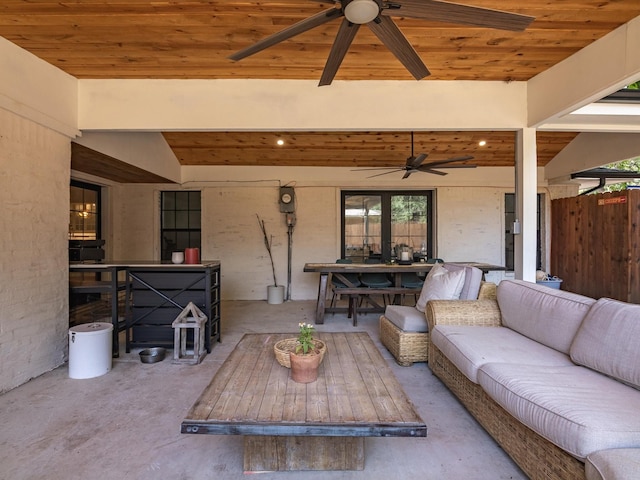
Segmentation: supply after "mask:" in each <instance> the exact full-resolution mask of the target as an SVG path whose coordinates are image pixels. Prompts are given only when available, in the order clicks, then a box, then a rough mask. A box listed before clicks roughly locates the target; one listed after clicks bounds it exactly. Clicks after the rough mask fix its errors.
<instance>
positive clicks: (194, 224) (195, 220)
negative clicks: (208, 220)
mask: <svg viewBox="0 0 640 480" xmlns="http://www.w3.org/2000/svg"><path fill="white" fill-rule="evenodd" d="M189 228H200V210H196V211H195V212H194V211H189Z"/></svg>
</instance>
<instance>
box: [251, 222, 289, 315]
mask: <svg viewBox="0 0 640 480" xmlns="http://www.w3.org/2000/svg"><path fill="white" fill-rule="evenodd" d="M256 217H258V225H260V229H261V230H262V236H263V240H264V246H265V247H266V249H267V252H268V253H269V260H271V273H272V274H273V285H268V286H267V303H270V304H278V303H282V302H284V285H278V280H277V279H276V267H275V264H274V263H273V254H272V253H271V245H272V244H273V236H269V235H267V229H266V227H265V225H264V220H261V219H260V216H259V215H258V214H257V213H256Z"/></svg>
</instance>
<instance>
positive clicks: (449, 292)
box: [416, 263, 465, 313]
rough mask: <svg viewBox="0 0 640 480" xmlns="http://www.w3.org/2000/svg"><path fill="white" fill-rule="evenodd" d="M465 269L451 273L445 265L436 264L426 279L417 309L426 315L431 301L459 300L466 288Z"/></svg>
mask: <svg viewBox="0 0 640 480" xmlns="http://www.w3.org/2000/svg"><path fill="white" fill-rule="evenodd" d="M464 275H465V271H464V269H455V270H452V271H449V270H448V269H447V268H446V267H445V266H444V265H443V264H441V263H436V264H435V265H434V266H433V267H431V270H429V274H428V275H427V278H425V279H424V285H422V291H421V292H420V298H418V301H417V302H416V309H418V311H420V312H423V313H424V309H425V307H426V306H427V302H428V301H429V300H458V299H459V298H460V293H461V292H462V289H463V287H464Z"/></svg>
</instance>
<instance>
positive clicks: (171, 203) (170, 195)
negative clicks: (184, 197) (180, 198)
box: [162, 192, 176, 210]
mask: <svg viewBox="0 0 640 480" xmlns="http://www.w3.org/2000/svg"><path fill="white" fill-rule="evenodd" d="M162 209H163V210H175V209H176V195H175V192H162Z"/></svg>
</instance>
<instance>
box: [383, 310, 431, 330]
mask: <svg viewBox="0 0 640 480" xmlns="http://www.w3.org/2000/svg"><path fill="white" fill-rule="evenodd" d="M384 316H385V317H387V319H388V320H389V321H390V322H391V323H393V324H394V325H395V326H396V327H398V328H399V329H400V330H404V331H405V332H426V331H428V330H429V325H428V324H427V319H426V317H425V316H424V313H423V312H421V311H419V310H418V309H416V308H415V307H410V306H406V305H387V308H385V310H384Z"/></svg>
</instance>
